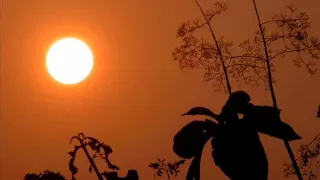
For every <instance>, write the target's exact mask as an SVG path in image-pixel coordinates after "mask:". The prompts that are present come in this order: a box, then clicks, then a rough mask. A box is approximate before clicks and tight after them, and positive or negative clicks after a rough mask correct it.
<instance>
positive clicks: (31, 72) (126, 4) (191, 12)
mask: <svg viewBox="0 0 320 180" xmlns="http://www.w3.org/2000/svg"><path fill="white" fill-rule="evenodd" d="M200 2H201V4H202V6H204V7H209V5H211V4H212V2H213V1H211V0H201V1H200ZM226 2H227V3H228V5H229V10H228V12H227V13H226V14H224V15H222V16H219V17H218V18H216V19H215V20H214V24H213V28H214V31H215V32H216V34H217V35H218V36H222V35H223V36H225V37H226V38H227V39H228V40H234V41H235V42H236V43H237V42H239V41H240V40H243V39H245V38H247V36H248V35H251V34H252V33H253V32H254V30H255V29H256V28H257V22H256V17H255V16H254V11H253V6H252V2H251V1H244V0H241V1H238V0H230V1H226ZM1 3H2V4H1V24H0V27H1V99H0V100H1V121H0V128H1V129H0V133H1V139H0V140H1V147H0V179H10V180H19V179H22V178H23V176H24V174H25V173H27V172H40V171H43V170H45V169H49V170H53V171H59V172H62V173H63V174H64V175H66V176H67V177H68V178H70V173H69V171H68V160H69V156H68V154H67V152H68V151H69V150H71V148H72V145H69V138H70V137H71V136H73V135H76V134H77V133H78V132H84V133H85V134H86V135H90V136H94V137H96V138H98V139H100V140H102V141H103V142H105V143H107V144H109V145H111V147H112V148H113V150H114V153H113V154H111V157H110V158H111V160H112V162H114V163H115V164H117V165H119V166H120V168H121V171H120V175H125V174H126V172H127V170H128V169H131V168H135V169H137V170H138V171H139V173H140V179H142V180H143V179H152V178H153V171H152V170H151V169H149V168H148V167H147V165H148V163H149V162H151V161H153V160H156V158H158V157H160V158H169V159H171V160H175V159H176V158H177V157H176V156H175V155H174V153H173V152H172V138H173V135H174V134H175V133H176V132H177V131H178V130H179V129H180V128H181V127H182V126H183V125H185V124H186V123H187V122H189V121H190V120H191V119H192V118H182V117H181V116H180V114H181V113H183V112H185V111H187V110H188V109H189V108H191V107H193V106H206V107H209V108H211V109H213V110H214V111H217V112H219V111H220V108H221V106H222V105H223V103H224V101H225V100H226V98H227V96H226V95H225V94H223V93H215V92H214V91H213V88H212V87H211V84H210V83H203V82H202V80H201V78H202V75H203V72H202V70H201V69H199V70H196V71H185V72H181V71H180V70H179V66H178V63H177V62H174V61H173V60H172V58H171V51H172V50H173V48H174V47H175V46H176V45H178V43H179V41H178V40H177V39H176V38H175V35H176V30H177V28H178V27H179V26H180V24H181V23H182V22H183V21H185V20H189V19H195V18H201V19H202V17H201V16H200V12H199V10H198V9H197V6H196V5H195V3H194V2H193V1H192V0H190V1H186V0H174V1H173V0H161V1H160V0H158V1H155V0H152V1H151V0H136V1H129V0H127V1H124V0H118V1H107V0H92V1H89V0H28V1H27V0H2V1H1ZM291 3H293V4H295V5H296V6H297V7H298V8H299V9H300V10H301V11H307V12H308V13H309V16H310V18H311V23H312V32H311V34H313V35H316V36H318V37H319V36H320V34H319V32H320V25H319V18H320V11H319V7H320V1H317V0H305V1H301V0H291V1H289V0H286V1H281V2H280V1H278V0H269V1H262V0H257V5H258V7H259V10H260V12H261V18H262V20H268V19H269V18H271V16H272V15H273V14H274V13H279V12H286V9H285V8H284V6H285V5H287V4H291ZM205 9H207V8H205ZM204 32H206V31H204ZM64 36H74V37H77V38H80V39H82V40H83V41H85V42H86V43H87V44H88V45H89V46H90V47H91V49H92V51H93V53H94V56H95V66H94V69H93V72H92V74H91V75H90V76H89V77H88V78H87V79H86V80H85V81H84V82H83V83H80V84H77V85H75V86H65V85H61V84H59V83H57V82H55V81H54V80H53V79H52V78H51V77H50V76H49V74H48V73H47V71H46V69H45V56H46V52H47V50H48V48H49V46H50V45H51V44H52V43H53V42H54V41H56V40H57V39H59V38H61V37H64ZM277 62H278V63H277V65H278V69H277V73H275V76H276V80H277V84H276V86H275V88H276V95H277V97H278V101H279V105H280V107H281V108H283V109H284V110H283V111H282V113H283V114H282V117H283V120H284V121H286V122H288V123H290V124H291V125H292V126H293V127H294V129H295V130H296V131H297V132H298V133H299V134H300V135H302V136H303V137H304V138H305V139H306V140H311V138H312V137H313V136H314V135H316V133H317V132H318V131H319V126H320V121H319V120H316V118H315V116H316V110H317V105H318V103H319V102H320V97H319V91H320V86H319V82H320V81H319V77H320V76H319V74H317V75H316V76H313V77H310V76H309V75H308V74H307V71H306V69H303V68H300V69H297V68H296V67H294V66H293V65H292V63H291V61H290V59H289V58H288V59H280V60H278V61H277ZM234 89H244V90H246V91H248V92H249V93H251V96H252V102H253V103H257V104H258V103H264V104H271V98H270V95H269V94H268V93H267V92H266V91H264V90H263V88H262V87H260V88H255V89H252V88H251V87H249V86H248V87H237V88H236V87H235V86H234ZM262 141H263V143H264V145H265V149H266V152H267V154H268V157H269V164H270V179H284V174H283V167H282V164H283V163H284V162H285V161H287V162H289V158H288V155H287V154H286V150H285V148H284V146H283V142H282V141H280V140H277V139H274V138H271V137H267V136H263V135H262ZM302 142H303V141H299V142H295V143H293V144H292V148H293V150H294V151H295V154H297V151H298V147H299V145H300V144H301V143H302ZM239 148H241V147H239ZM210 151H211V150H210V148H209V145H208V147H207V148H206V150H205V152H204V154H203V157H204V159H203V161H202V162H203V163H202V164H203V166H202V169H201V173H202V174H201V175H202V179H203V180H209V179H219V180H224V179H227V178H226V177H225V176H224V175H223V174H222V172H221V171H220V169H218V168H217V167H215V165H214V164H213V160H212V159H211V155H210ZM79 157H80V158H79V159H78V160H77V161H76V165H77V166H78V167H79V168H80V171H79V174H78V176H77V179H79V180H87V179H96V177H95V174H94V173H92V174H90V173H89V172H88V168H89V163H88V162H87V160H86V159H85V157H84V156H83V154H82V156H79ZM187 165H189V162H188V164H187ZM104 167H105V166H104V164H102V163H99V168H100V169H101V170H102V169H103V168H104ZM187 167H188V166H184V168H183V169H182V170H181V171H182V173H185V172H186V170H187ZM248 171H250V167H248ZM184 178H185V174H182V175H181V176H180V177H179V178H178V179H179V180H182V179H184Z"/></svg>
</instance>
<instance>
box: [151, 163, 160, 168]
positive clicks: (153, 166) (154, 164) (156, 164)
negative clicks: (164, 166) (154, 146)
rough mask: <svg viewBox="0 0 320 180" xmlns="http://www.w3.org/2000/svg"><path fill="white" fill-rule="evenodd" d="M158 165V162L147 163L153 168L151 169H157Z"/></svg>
mask: <svg viewBox="0 0 320 180" xmlns="http://www.w3.org/2000/svg"><path fill="white" fill-rule="evenodd" d="M159 166H160V164H159V163H150V164H149V167H151V168H153V169H158V168H159Z"/></svg>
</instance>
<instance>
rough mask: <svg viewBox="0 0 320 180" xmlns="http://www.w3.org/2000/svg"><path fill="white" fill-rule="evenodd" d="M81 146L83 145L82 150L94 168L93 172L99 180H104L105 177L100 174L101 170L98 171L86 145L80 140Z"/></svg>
mask: <svg viewBox="0 0 320 180" xmlns="http://www.w3.org/2000/svg"><path fill="white" fill-rule="evenodd" d="M80 144H81V148H82V149H83V151H84V153H85V154H86V156H87V158H88V160H89V162H90V165H91V166H92V168H93V170H94V171H95V173H96V174H97V177H98V179H99V180H103V177H102V175H101V173H100V172H99V170H98V168H97V166H96V164H95V163H94V161H93V159H92V158H91V156H90V154H89V152H88V149H87V147H86V145H85V144H83V142H82V140H80Z"/></svg>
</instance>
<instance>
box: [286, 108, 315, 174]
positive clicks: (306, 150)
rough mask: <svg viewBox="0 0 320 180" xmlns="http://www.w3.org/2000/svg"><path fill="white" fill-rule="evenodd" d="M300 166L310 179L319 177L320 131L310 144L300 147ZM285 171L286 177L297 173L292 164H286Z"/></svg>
mask: <svg viewBox="0 0 320 180" xmlns="http://www.w3.org/2000/svg"><path fill="white" fill-rule="evenodd" d="M317 118H319V119H320V105H319V107H318V111H317ZM299 152H300V157H299V158H297V160H298V161H299V165H300V168H301V169H302V170H303V175H304V176H307V177H308V180H316V179H317V178H318V176H317V173H316V171H319V170H320V133H319V134H318V135H316V136H315V137H314V138H313V140H312V141H311V142H310V143H309V144H302V145H301V146H300V149H299ZM284 167H285V169H284V172H285V176H286V177H290V176H292V175H295V171H294V169H293V167H292V164H287V163H286V164H284Z"/></svg>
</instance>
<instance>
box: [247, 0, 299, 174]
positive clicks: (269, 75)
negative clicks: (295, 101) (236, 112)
mask: <svg viewBox="0 0 320 180" xmlns="http://www.w3.org/2000/svg"><path fill="white" fill-rule="evenodd" d="M253 5H254V9H255V12H256V16H257V20H258V23H259V29H260V33H261V36H262V41H263V45H264V52H265V56H266V63H267V71H268V72H267V73H268V81H269V89H270V93H271V98H272V102H273V107H275V108H276V109H278V105H277V100H276V95H275V92H274V88H273V82H272V73H271V67H270V58H269V54H268V49H267V43H266V40H265V36H264V33H263V28H262V24H261V21H260V16H259V13H258V9H257V5H256V1H255V0H253ZM284 145H285V147H286V149H287V151H288V154H289V157H290V159H291V161H292V164H293V167H294V169H295V173H296V175H297V176H298V179H299V180H303V177H302V174H301V172H300V169H299V166H298V164H297V161H296V160H295V157H294V154H293V152H292V149H291V147H290V144H289V142H288V141H286V140H284Z"/></svg>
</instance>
